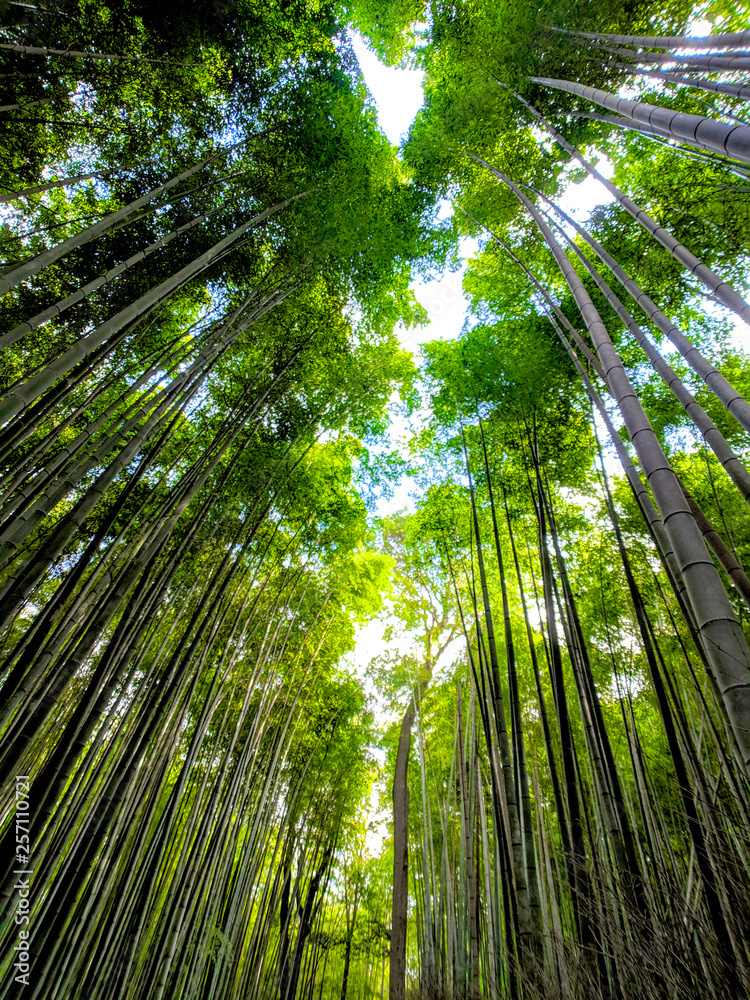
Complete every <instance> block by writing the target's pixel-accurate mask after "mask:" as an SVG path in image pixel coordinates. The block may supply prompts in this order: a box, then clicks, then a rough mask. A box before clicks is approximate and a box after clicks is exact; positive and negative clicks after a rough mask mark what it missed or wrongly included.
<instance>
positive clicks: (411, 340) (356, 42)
mask: <svg viewBox="0 0 750 1000" xmlns="http://www.w3.org/2000/svg"><path fill="white" fill-rule="evenodd" d="M351 38H352V44H353V47H354V51H355V53H356V55H357V59H358V61H359V65H360V68H361V70H362V74H363V76H364V79H365V84H366V85H367V89H368V90H369V92H370V95H371V97H372V99H373V102H374V104H375V107H376V111H377V118H378V124H379V125H380V127H381V129H382V130H383V132H384V133H385V135H386V137H387V138H388V140H389V142H391V143H392V144H393V145H394V146H398V145H400V144H401V141H402V140H403V139H404V138H405V137H406V135H407V134H408V131H409V128H410V126H411V124H412V122H413V121H414V118H415V116H416V114H417V112H418V111H419V109H420V108H421V107H422V103H423V92H422V83H423V80H424V73H423V71H422V70H415V69H396V68H393V67H390V66H385V65H383V64H382V63H381V62H379V60H378V58H377V56H375V55H374V53H373V52H371V51H370V49H368V48H367V45H366V44H365V42H364V40H363V39H362V38H361V36H359V35H357V34H356V33H352V35H351ZM598 166H599V169H600V170H601V172H602V173H604V174H605V175H608V173H609V172H610V169H611V168H610V165H609V163H608V162H607V161H606V160H602V161H600V163H599V164H598ZM609 200H610V197H609V195H608V194H607V192H606V191H605V190H604V188H602V186H601V185H600V184H599V183H598V182H597V181H595V180H593V179H592V178H586V179H585V180H584V181H582V182H581V183H579V184H573V185H571V187H570V190H569V192H568V193H566V195H565V197H564V198H562V199H560V204H561V205H562V207H563V208H565V210H566V211H568V212H569V213H570V214H571V215H573V216H574V217H575V218H576V219H578V220H580V221H583V220H584V219H585V218H586V217H587V216H588V214H589V213H590V211H591V210H592V209H593V208H594V206H595V205H597V204H605V203H606V202H608V201H609ZM441 211H442V212H443V213H445V214H446V215H448V214H450V205H449V204H448V203H447V202H446V203H445V205H444V206H442V209H441ZM477 248H478V244H477V242H476V241H475V240H472V239H465V240H464V241H463V243H462V247H461V249H462V252H463V256H464V258H465V259H468V258H469V257H471V256H472V254H473V253H475V252H476V250H477ZM464 271H465V266H464V267H463V268H462V269H461V270H459V271H454V272H450V271H446V272H445V273H444V274H443V275H442V276H441V277H440V278H439V279H438V280H435V281H422V280H417V281H415V282H414V283H413V285H412V288H413V289H414V293H415V295H416V297H417V299H418V300H419V302H420V303H421V304H422V305H423V306H424V307H425V309H426V311H427V314H428V317H429V322H428V323H427V324H426V325H425V326H421V327H411V328H408V329H406V328H403V327H401V328H400V329H399V330H398V331H397V332H398V335H399V339H400V341H401V344H402V346H403V347H404V349H405V350H408V351H411V352H413V353H414V354H415V355H418V352H419V348H420V346H421V345H422V344H424V343H427V342H428V341H431V340H438V339H446V340H447V339H453V338H455V337H457V336H458V334H459V333H460V332H461V328H462V327H463V324H464V320H465V319H466V314H467V311H468V302H467V300H466V298H465V297H464V295H463V292H462V288H461V283H462V280H463V274H464ZM391 430H392V434H393V436H394V438H395V439H398V437H399V436H402V439H403V438H405V436H406V433H407V430H406V426H405V424H404V423H403V421H400V420H399V419H398V418H395V419H394V421H393V423H392V428H391ZM414 492H415V484H414V482H413V481H412V480H410V479H408V478H405V479H404V480H403V482H402V483H401V485H400V486H399V488H398V489H397V490H396V491H395V493H394V496H393V498H392V499H391V500H389V501H386V502H383V503H381V504H380V505H379V507H378V514H380V515H384V514H390V513H394V512H396V511H399V510H403V509H405V508H406V509H409V510H413V509H414V497H413V496H412V494H413V493H414ZM384 627H385V623H384V622H383V621H380V620H375V621H372V622H370V623H369V624H367V625H365V626H363V627H362V628H360V629H359V630H358V634H357V646H356V649H355V651H354V654H353V661H354V664H355V666H356V668H357V669H358V671H362V672H363V671H364V669H365V668H366V666H367V664H368V662H369V661H370V659H371V658H372V657H374V656H378V655H380V654H381V653H383V652H384V650H385V648H386V647H385V644H384V643H383V641H382V634H383V630H384ZM406 644H408V641H406Z"/></svg>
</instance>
